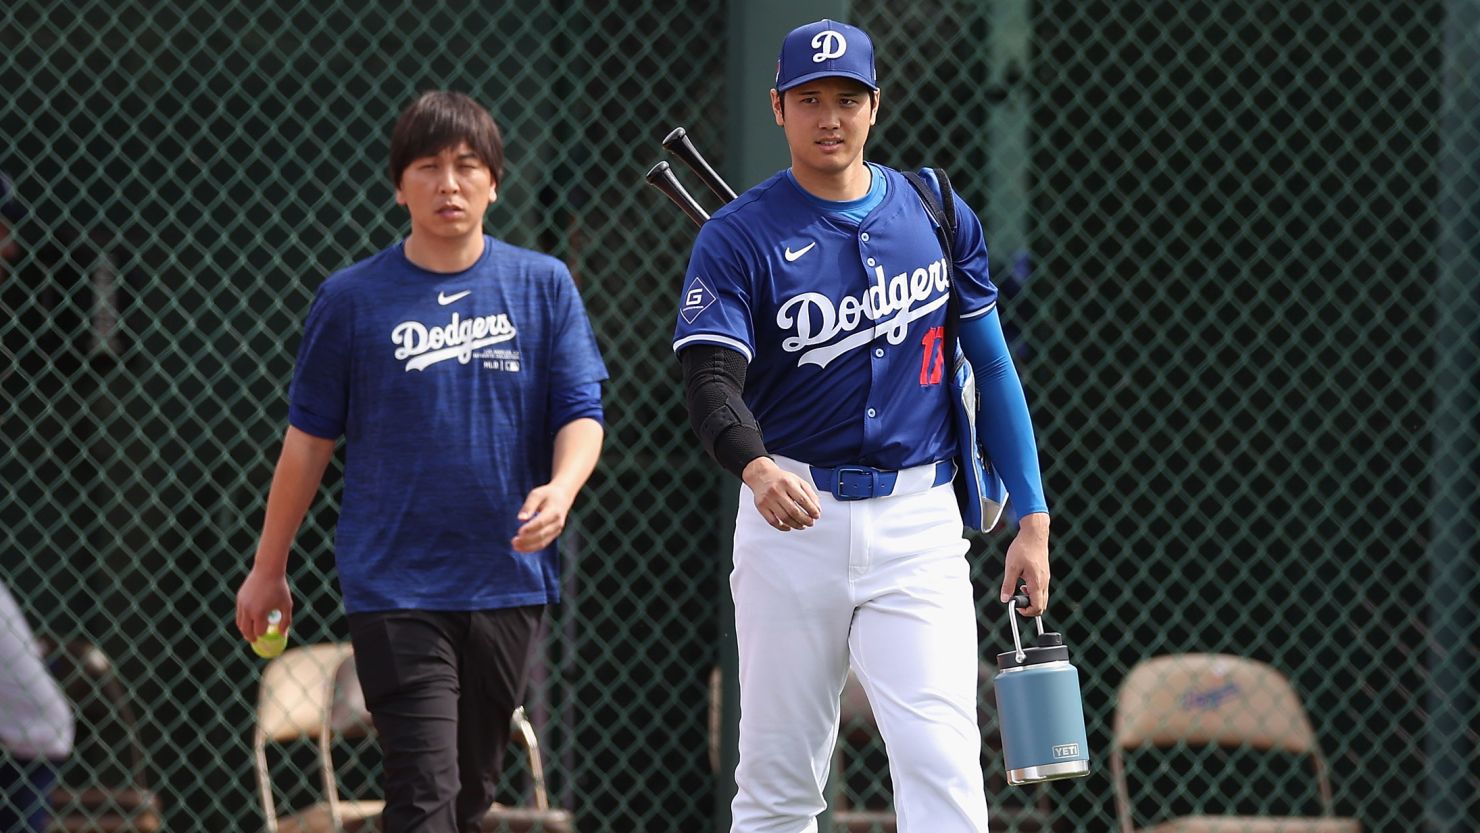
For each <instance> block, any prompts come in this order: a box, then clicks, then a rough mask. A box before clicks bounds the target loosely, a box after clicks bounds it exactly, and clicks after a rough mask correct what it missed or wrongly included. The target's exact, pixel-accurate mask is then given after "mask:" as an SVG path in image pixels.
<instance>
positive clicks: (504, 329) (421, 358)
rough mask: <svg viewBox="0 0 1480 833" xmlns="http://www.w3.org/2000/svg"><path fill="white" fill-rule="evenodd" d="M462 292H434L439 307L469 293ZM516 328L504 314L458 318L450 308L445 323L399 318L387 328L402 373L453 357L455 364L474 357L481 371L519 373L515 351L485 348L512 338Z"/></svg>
mask: <svg viewBox="0 0 1480 833" xmlns="http://www.w3.org/2000/svg"><path fill="white" fill-rule="evenodd" d="M471 294H472V292H471V290H463V291H462V292H454V293H451V294H449V293H446V292H439V293H437V303H438V305H440V306H447V305H448V304H452V303H456V302H457V301H460V300H462V299H464V298H466V297H468V296H469V295H471ZM517 335H519V330H518V329H517V328H516V327H515V326H514V324H513V322H512V321H510V320H509V316H508V314H507V313H495V314H492V315H475V316H472V317H469V318H464V317H462V315H461V314H459V313H457V312H456V311H454V312H453V313H452V316H451V321H449V322H448V323H447V324H425V323H423V322H421V321H402V322H401V323H399V324H397V325H395V326H394V327H393V328H391V343H392V344H395V345H397V348H396V352H395V357H396V360H397V361H404V362H406V372H408V373H409V372H411V371H413V370H425V369H427V368H428V367H431V366H432V365H434V364H437V363H438V362H445V361H448V360H450V359H456V360H457V362H458V364H467V363H469V362H471V361H472V360H473V359H475V358H476V359H478V360H479V361H480V363H481V366H482V367H483V368H484V369H485V370H501V371H508V372H515V373H517V372H519V368H520V364H521V363H520V358H519V351H517V350H509V349H498V350H494V349H488V348H492V347H493V345H495V344H503V343H505V342H508V341H513V340H514V337H515V336H517Z"/></svg>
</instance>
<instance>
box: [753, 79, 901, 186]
mask: <svg viewBox="0 0 1480 833" xmlns="http://www.w3.org/2000/svg"><path fill="white" fill-rule="evenodd" d="M781 95H785V96H786V107H785V108H784V109H783V108H782V106H781ZM771 110H772V112H773V114H774V115H775V117H776V123H777V124H779V125H781V127H782V129H783V130H785V132H786V144H787V145H788V146H789V147H790V148H791V164H792V167H793V168H798V167H800V168H806V169H808V170H809V171H811V172H815V173H818V174H836V173H840V172H842V171H846V170H847V169H848V168H850V167H851V166H854V165H860V164H862V160H863V146H864V143H865V142H867V141H868V132H869V128H870V127H872V126H873V124H874V119H875V118H876V117H877V116H878V111H879V108H878V99H877V98H876V97H875V96H872V95H870V94H869V88H868V87H865V86H864V85H863V84H861V83H859V82H858V81H854V80H852V79H850V78H842V77H838V76H830V77H825V78H818V79H817V80H815V81H808V82H806V83H804V84H801V85H799V86H796V87H792V88H791V89H789V90H787V91H786V92H785V93H784V94H778V93H777V92H776V91H775V90H772V91H771Z"/></svg>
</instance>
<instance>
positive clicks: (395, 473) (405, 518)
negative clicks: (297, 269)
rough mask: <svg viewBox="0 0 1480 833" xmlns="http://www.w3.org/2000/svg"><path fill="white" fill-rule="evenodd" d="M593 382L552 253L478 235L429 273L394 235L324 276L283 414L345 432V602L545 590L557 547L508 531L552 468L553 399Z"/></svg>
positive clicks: (475, 599)
mask: <svg viewBox="0 0 1480 833" xmlns="http://www.w3.org/2000/svg"><path fill="white" fill-rule="evenodd" d="M606 378H607V373H606V367H605V365H603V364H602V361H601V355H600V353H599V351H598V349H597V345H596V338H595V335H594V334H593V333H592V331H591V325H590V322H589V321H588V320H587V318H586V312H585V308H584V307H583V306H582V304H581V298H580V295H579V294H578V293H577V291H576V287H575V283H574V282H573V281H572V280H571V277H570V272H569V271H568V270H567V269H566V268H565V265H564V264H563V263H561V262H560V261H559V260H556V259H555V258H552V257H548V256H546V255H542V254H539V253H536V252H531V251H528V250H525V249H520V248H516V247H514V246H510V245H508V244H507V243H504V242H502V241H499V240H495V239H494V238H492V237H485V238H484V248H483V256H482V257H481V258H479V260H478V262H477V263H476V264H474V265H473V266H472V267H470V268H468V269H466V270H464V271H462V272H456V273H450V274H443V273H438V272H429V271H426V270H424V269H421V268H420V267H418V266H416V265H415V264H413V263H411V262H410V261H409V260H407V259H406V255H405V251H404V248H403V245H402V244H397V245H396V246H394V247H392V248H390V249H387V250H385V251H383V252H381V253H380V254H377V255H375V256H373V257H370V258H368V259H366V260H363V261H360V262H359V263H356V264H354V265H353V266H350V267H349V268H347V269H344V270H342V271H340V272H337V273H335V274H334V275H332V276H330V277H329V279H328V280H327V281H325V282H324V284H323V286H321V287H319V291H318V294H317V295H316V297H315V298H314V302H313V307H312V308H311V309H310V310H309V313H308V321H307V323H306V325H305V327H304V334H303V343H302V345H301V346H300V348H299V353H298V364H297V366H296V367H295V369H294V373H293V384H292V388H291V390H290V394H289V399H290V405H289V413H288V421H289V422H290V423H291V424H292V425H293V426H294V427H296V428H298V429H299V430H301V431H304V432H306V433H309V434H312V435H314V436H316V437H323V438H331V439H332V438H337V437H338V436H340V435H341V434H342V435H344V438H345V465H344V494H343V499H342V501H341V508H340V514H339V527H338V530H337V531H336V534H335V557H336V562H337V565H338V568H339V580H340V584H341V587H342V589H343V592H344V607H345V610H346V611H347V612H349V613H361V612H369V611H378V610H407V609H422V610H486V609H492V608H503V607H517V606H522V605H531V604H546V603H551V602H556V601H558V600H559V597H560V583H559V573H558V567H559V559H558V554H557V552H556V547H555V545H554V544H552V545H551V546H549V547H547V548H546V549H544V550H541V551H540V552H536V553H527V554H526V553H519V552H516V551H515V550H514V549H513V547H512V546H511V545H510V543H509V542H510V540H511V539H512V538H513V537H514V535H515V533H516V531H517V530H518V528H519V526H520V521H519V520H518V518H517V517H516V514H517V513H518V511H519V508H520V507H521V506H522V505H523V504H524V500H525V498H526V497H527V496H528V495H529V492H530V490H531V489H533V488H535V487H536V486H539V485H543V484H544V483H546V482H548V481H549V478H550V467H551V454H552V452H553V449H554V434H555V431H556V430H557V429H558V428H559V427H560V426H557V425H552V424H551V420H550V413H551V400H552V397H559V396H561V395H562V394H566V393H568V392H569V391H570V390H572V389H575V388H577V387H579V386H583V385H589V384H591V383H595V382H600V381H601V380H604V379H606ZM595 416H596V417H597V418H599V417H600V414H599V408H598V413H597V414H595Z"/></svg>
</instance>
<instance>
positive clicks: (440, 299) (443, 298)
mask: <svg viewBox="0 0 1480 833" xmlns="http://www.w3.org/2000/svg"><path fill="white" fill-rule="evenodd" d="M472 294H473V290H471V289H464V290H463V291H461V292H458V293H454V294H452V295H448V294H447V293H445V292H438V293H437V303H439V304H441V305H442V306H444V307H445V306H447V305H448V304H452V303H456V302H457V301H461V300H462V299H464V298H466V297H468V296H469V295H472Z"/></svg>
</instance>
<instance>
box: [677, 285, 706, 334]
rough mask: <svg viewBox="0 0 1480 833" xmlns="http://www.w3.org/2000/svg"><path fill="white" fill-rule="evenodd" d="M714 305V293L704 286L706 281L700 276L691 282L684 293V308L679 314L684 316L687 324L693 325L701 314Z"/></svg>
mask: <svg viewBox="0 0 1480 833" xmlns="http://www.w3.org/2000/svg"><path fill="white" fill-rule="evenodd" d="M712 303H714V293H713V292H711V291H709V287H707V286H705V285H704V281H703V280H702V279H700V278H699V276H698V275H695V276H694V279H693V280H692V281H690V282H689V288H688V289H685V290H684V291H683V307H682V308H681V309H679V314H680V315H682V316H683V320H684V322H685V323H688V324H692V323H694V319H695V318H698V317H699V313H701V312H703V311H704V310H706V309H708V308H709V305H710V304H712Z"/></svg>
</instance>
